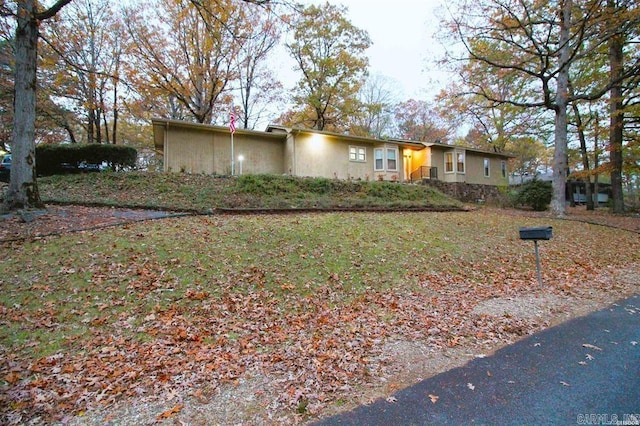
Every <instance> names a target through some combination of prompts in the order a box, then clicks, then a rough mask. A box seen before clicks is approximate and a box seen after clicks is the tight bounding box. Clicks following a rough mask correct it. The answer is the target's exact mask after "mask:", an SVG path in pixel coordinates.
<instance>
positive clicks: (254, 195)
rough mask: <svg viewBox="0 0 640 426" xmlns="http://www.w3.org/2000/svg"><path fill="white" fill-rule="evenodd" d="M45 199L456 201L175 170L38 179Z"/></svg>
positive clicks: (128, 202) (179, 206) (201, 207)
mask: <svg viewBox="0 0 640 426" xmlns="http://www.w3.org/2000/svg"><path fill="white" fill-rule="evenodd" d="M38 186H39V189H40V194H41V197H42V200H43V201H44V202H45V203H51V202H58V203H76V204H99V205H107V206H128V207H144V208H154V209H168V210H190V211H196V212H201V213H207V212H210V211H212V210H213V209H215V208H276V209H280V208H286V209H289V208H294V209H295V208H302V209H304V208H327V209H330V208H386V209H393V208H403V209H407V208H433V209H446V210H449V209H460V208H462V204H461V203H459V202H458V201H456V200H453V199H451V198H448V197H447V196H445V195H443V194H442V193H441V192H439V191H437V190H435V189H433V188H430V187H427V186H424V185H403V184H398V183H391V182H364V181H342V180H337V179H325V178H297V177H291V176H279V175H243V176H240V177H237V178H229V177H217V176H208V175H195V174H194V175H191V174H178V173H147V172H127V173H113V172H105V173H90V174H78V175H59V176H50V177H45V178H41V179H39V180H38Z"/></svg>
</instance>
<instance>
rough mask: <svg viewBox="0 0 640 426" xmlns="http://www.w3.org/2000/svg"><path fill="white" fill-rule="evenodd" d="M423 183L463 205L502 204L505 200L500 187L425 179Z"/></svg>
mask: <svg viewBox="0 0 640 426" xmlns="http://www.w3.org/2000/svg"><path fill="white" fill-rule="evenodd" d="M423 183H424V184H425V185H429V186H432V187H434V188H436V189H437V190H439V191H440V192H442V193H444V194H446V195H448V196H450V197H452V198H455V199H456V200H460V201H462V202H463V203H488V204H500V203H501V202H502V201H503V198H504V195H503V194H501V193H500V191H499V190H498V187H497V186H493V185H479V184H473V183H463V182H443V181H441V180H436V179H424V180H423Z"/></svg>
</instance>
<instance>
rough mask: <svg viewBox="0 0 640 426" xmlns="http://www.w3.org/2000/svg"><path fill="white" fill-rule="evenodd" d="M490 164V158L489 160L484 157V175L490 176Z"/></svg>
mask: <svg viewBox="0 0 640 426" xmlns="http://www.w3.org/2000/svg"><path fill="white" fill-rule="evenodd" d="M490 166H491V160H489V159H488V158H485V159H484V177H490V176H491V170H490V168H489V167H490Z"/></svg>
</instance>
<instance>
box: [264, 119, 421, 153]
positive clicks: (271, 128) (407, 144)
mask: <svg viewBox="0 0 640 426" xmlns="http://www.w3.org/2000/svg"><path fill="white" fill-rule="evenodd" d="M266 131H267V132H269V133H271V132H286V133H307V134H319V135H324V136H329V137H335V138H340V139H342V140H347V141H353V142H360V143H386V144H393V145H398V146H401V147H402V148H407V149H422V148H424V146H425V145H424V144H423V143H422V142H416V141H408V140H400V139H377V138H371V137H367V136H357V135H350V134H348V133H337V132H328V131H326V130H315V129H306V128H302V127H286V126H281V125H278V124H269V125H268V126H267V130H266Z"/></svg>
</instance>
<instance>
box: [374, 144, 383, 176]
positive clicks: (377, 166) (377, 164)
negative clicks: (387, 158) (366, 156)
mask: <svg viewBox="0 0 640 426" xmlns="http://www.w3.org/2000/svg"><path fill="white" fill-rule="evenodd" d="M373 169H374V170H376V171H379V170H384V149H382V148H376V149H374V150H373Z"/></svg>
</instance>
